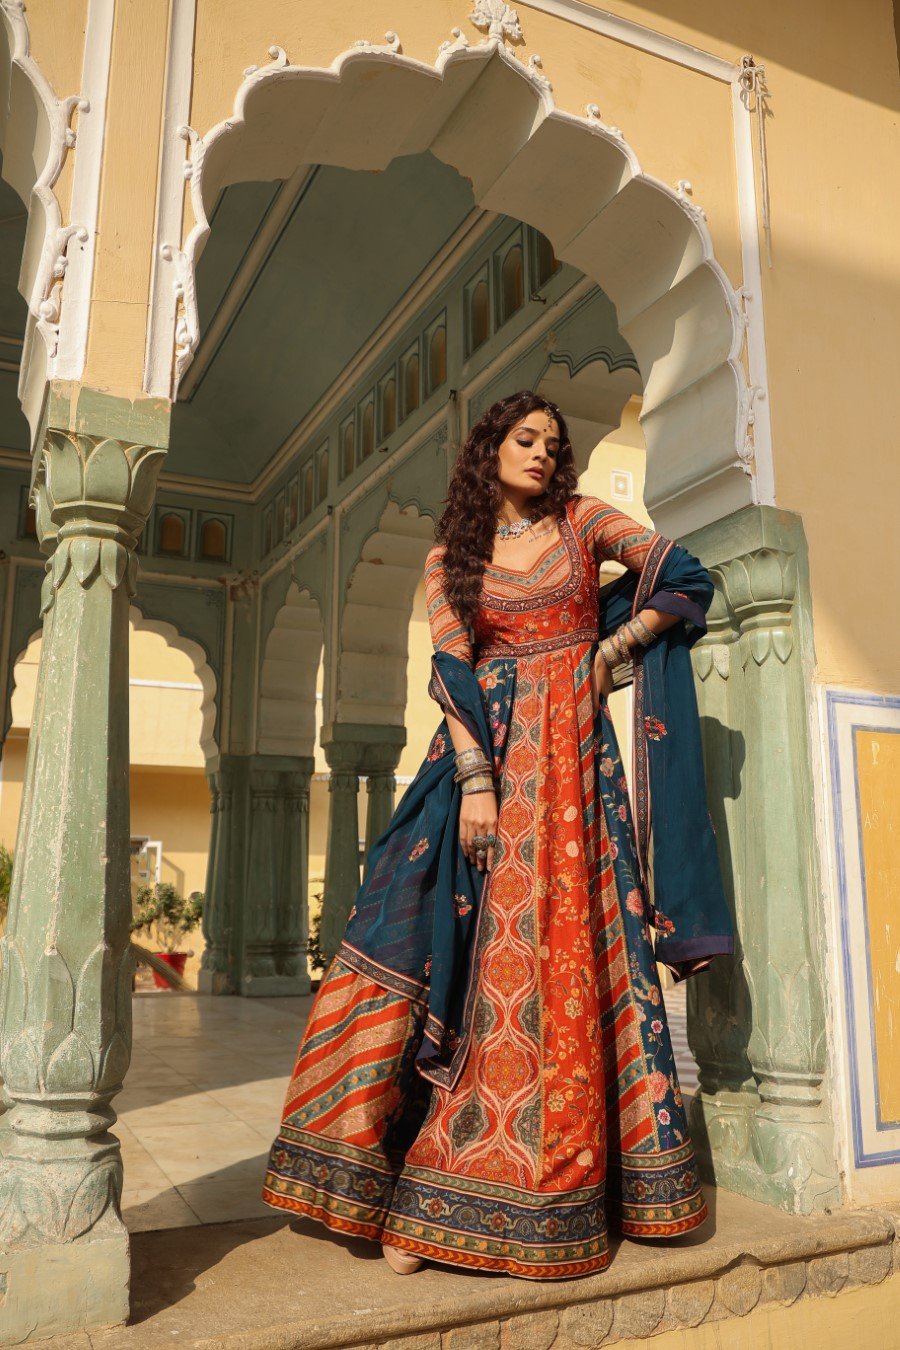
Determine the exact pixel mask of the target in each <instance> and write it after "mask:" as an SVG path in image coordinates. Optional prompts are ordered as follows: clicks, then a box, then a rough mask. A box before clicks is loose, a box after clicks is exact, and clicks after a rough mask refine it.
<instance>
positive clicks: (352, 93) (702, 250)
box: [148, 33, 760, 534]
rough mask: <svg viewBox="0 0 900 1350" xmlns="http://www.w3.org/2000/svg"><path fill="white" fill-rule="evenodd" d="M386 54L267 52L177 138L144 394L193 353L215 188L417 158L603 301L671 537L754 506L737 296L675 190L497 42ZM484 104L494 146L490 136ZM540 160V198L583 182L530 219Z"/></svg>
mask: <svg viewBox="0 0 900 1350" xmlns="http://www.w3.org/2000/svg"><path fill="white" fill-rule="evenodd" d="M398 45H399V44H398V43H397V42H388V43H387V44H385V45H383V46H382V45H375V44H362V45H357V46H355V47H353V48H351V49H349V50H348V51H345V52H343V53H341V54H340V55H339V56H338V57H336V58H335V60H334V61H333V62H332V64H331V66H329V67H327V68H322V67H311V66H299V65H292V64H291V63H290V61H289V59H288V56H287V54H286V53H285V52H284V51H283V50H282V49H281V48H277V47H273V48H271V49H270V54H271V56H272V60H271V62H270V63H269V64H268V65H266V66H263V67H261V68H256V69H254V68H251V69H250V70H249V71H248V72H247V73H246V74H245V78H244V80H243V82H242V83H241V85H240V87H239V88H238V91H237V95H236V98H235V103H234V111H233V114H232V116H230V117H229V118H227V119H226V120H224V121H223V122H220V123H219V124H217V125H216V126H215V127H213V128H212V129H211V130H210V131H209V132H208V133H207V134H206V135H205V136H203V137H201V136H200V135H198V134H197V132H196V131H194V130H192V129H189V128H182V129H181V134H182V136H183V138H184V139H185V141H186V142H188V143H189V146H190V157H189V160H188V162H187V163H186V165H185V174H186V176H187V177H188V179H189V181H190V189H191V201H192V208H193V214H194V220H195V223H194V225H193V227H192V229H191V230H190V232H189V233H188V235H187V238H186V239H185V241H184V245H183V247H181V248H179V247H178V246H177V244H176V243H175V242H174V241H170V240H163V241H161V255H160V256H161V262H160V264H159V266H158V268H157V274H156V280H157V294H156V296H155V297H154V305H157V304H159V303H162V300H161V294H162V292H161V290H160V288H161V287H164V286H168V287H169V295H170V296H171V294H176V295H177V297H178V306H179V308H178V316H177V320H176V324H175V332H174V335H173V333H172V329H171V326H169V328H168V330H167V334H166V335H167V339H168V345H167V348H166V352H165V360H158V361H153V360H148V372H149V371H150V370H162V369H165V370H167V371H168V370H170V369H171V359H172V340H173V336H174V340H175V362H174V375H173V377H172V379H171V380H169V379H168V378H167V380H166V382H165V386H164V387H163V385H162V384H160V385H158V386H154V387H152V388H150V389H149V391H148V392H150V393H153V394H162V395H164V396H169V395H172V396H174V395H175V394H176V393H177V384H178V380H179V379H180V376H181V374H182V373H183V372H184V371H185V370H186V369H187V367H188V365H189V364H190V361H191V359H192V357H193V353H194V351H195V350H196V347H197V343H198V340H199V321H198V315H197V307H196V294H195V289H194V277H195V269H196V265H197V262H198V259H199V256H200V253H201V251H202V248H203V244H204V242H205V240H206V238H207V236H208V234H209V229H210V225H209V219H208V212H209V210H210V209H211V205H212V203H213V202H214V201H215V199H216V197H217V196H218V193H219V191H220V190H221V189H222V188H223V187H224V186H226V185H227V184H228V183H231V182H237V181H240V180H242V179H244V178H249V177H251V176H252V177H255V178H261V177H286V176H289V175H290V173H291V172H292V170H293V169H295V168H296V166H297V165H298V164H300V163H302V162H324V163H335V164H341V165H342V166H343V167H347V168H367V169H373V168H379V167H384V165H385V164H387V163H389V162H390V160H391V159H392V158H394V157H395V156H396V155H397V154H409V153H416V152H419V151H422V150H424V149H430V150H432V152H433V153H435V154H436V155H437V157H438V158H441V159H443V160H444V161H445V162H446V163H449V164H451V165H453V166H454V167H456V168H458V169H459V170H460V171H461V172H463V173H464V174H465V176H466V177H468V178H470V179H471V180H472V183H473V188H474V191H475V197H476V200H477V201H478V203H479V205H481V206H483V207H486V208H487V209H489V210H496V211H502V212H504V213H506V214H509V215H512V216H517V217H518V218H521V219H524V220H527V221H528V222H529V223H531V224H533V225H535V226H536V227H537V228H538V229H541V230H543V232H544V233H545V234H547V235H548V237H549V238H550V239H551V240H552V242H553V243H554V246H555V248H556V252H557V254H558V256H560V257H562V258H563V259H565V260H567V261H570V262H572V263H573V264H574V265H576V266H579V267H581V269H582V270H583V271H585V272H586V274H587V275H589V276H591V277H592V278H593V279H594V280H596V281H598V282H599V284H600V285H601V286H602V287H603V289H604V290H605V291H606V292H607V293H608V294H609V295H610V298H611V299H612V300H613V302H614V303H615V304H616V307H617V310H618V313H619V319H620V327H621V329H622V332H623V333H624V335H625V337H626V338H627V340H628V341H629V343H630V345H631V346H632V348H633V349H634V351H635V353H636V355H637V358H638V362H639V364H640V366H641V370H642V374H643V376H644V381H645V399H644V414H643V420H644V428H645V434H646V437H647V444H648V484H647V500H648V506H649V508H650V509H651V511H653V513H654V516H655V518H656V519H657V523H658V524H659V526H660V528H662V529H664V530H666V532H667V533H672V534H674V533H682V532H685V531H686V530H689V529H692V528H696V527H698V526H700V525H702V524H705V523H707V522H708V521H709V520H712V519H716V518H718V517H719V516H722V515H726V514H728V513H730V512H731V511H733V510H736V509H738V508H739V507H740V506H743V505H746V504H749V503H750V502H751V501H753V500H757V499H760V493H759V488H758V484H757V474H758V465H759V455H758V453H756V454H755V453H754V452H755V451H756V449H757V447H755V446H754V444H753V434H755V431H756V429H757V428H754V432H753V433H751V430H750V424H751V418H752V416H753V407H752V402H753V400H752V398H751V394H750V389H749V387H748V384H747V380H746V378H745V374H744V369H743V365H742V361H741V354H742V350H743V343H744V334H745V318H744V313H743V308H742V303H741V298H740V297H739V296H738V295H737V294H736V292H735V291H734V289H733V288H732V286H731V285H730V283H729V281H728V279H727V277H726V276H725V274H724V272H723V270H722V269H721V267H720V266H719V264H718V262H717V261H716V259H715V257H714V255H713V248H712V240H711V237H710V234H709V230H708V228H707V225H706V221H705V216H704V213H703V211H702V209H701V208H699V207H698V206H697V205H695V204H694V202H693V201H692V200H691V198H690V196H689V194H688V193H687V191H686V189H685V188H684V185H683V184H680V185H679V186H678V187H670V186H668V185H666V184H664V183H662V182H661V181H659V180H658V179H656V178H654V177H652V176H651V175H648V174H645V173H643V172H642V170H641V168H640V165H639V163H638V160H637V157H636V156H635V154H634V151H633V150H632V149H631V147H630V146H629V145H628V144H627V142H626V140H625V138H624V136H623V135H622V133H621V131H619V130H618V129H617V128H614V127H610V126H607V125H606V124H604V123H603V122H602V120H601V119H600V118H599V116H598V115H597V114H596V110H594V109H593V108H592V109H590V110H589V111H588V112H587V114H586V115H585V116H576V115H574V114H570V113H566V112H563V111H562V110H560V109H559V108H557V107H556V106H555V104H554V101H553V97H552V92H551V87H550V84H549V81H548V80H547V78H546V76H545V75H544V74H543V72H542V71H541V70H540V68H539V67H538V66H536V65H535V64H529V65H525V64H523V63H522V62H521V61H520V60H518V58H517V57H516V56H515V55H514V54H513V53H511V52H510V51H508V50H506V48H505V47H504V46H503V45H502V44H501V43H500V42H499V41H497V40H487V41H484V42H480V43H477V44H475V45H470V44H469V43H468V41H467V39H466V38H464V37H463V36H462V35H461V34H459V33H456V35H455V39H454V40H452V41H450V42H448V43H445V44H443V45H442V48H441V50H440V51H439V53H438V55H437V59H436V61H435V63H434V64H433V65H429V64H428V63H426V62H423V61H419V60H415V59H413V58H410V57H406V56H404V55H402V53H401V52H400V51H399V50H397V47H398ZM492 97H493V98H494V99H495V107H494V108H493V109H491V120H490V125H491V126H492V127H493V128H494V134H493V135H492V136H491V137H485V136H484V135H483V134H482V133H481V132H479V128H483V126H484V124H485V122H484V119H485V109H486V108H487V107H489V106H490V99H491V98H492ZM375 113H377V116H376V115H374V114H375ZM291 119H293V120H291ZM168 134H169V135H171V134H173V133H172V132H171V131H170V132H169V133H168ZM561 144H563V145H564V151H561V150H560V149H559V146H560V145H561ZM536 147H537V149H536ZM539 157H543V162H544V163H547V162H549V163H551V164H552V166H553V172H554V173H557V174H558V175H561V178H560V182H559V184H558V185H557V186H556V193H555V194H554V193H548V194H545V195H546V196H547V197H548V198H550V197H553V196H554V195H555V196H556V197H557V199H559V200H563V199H564V198H565V197H566V192H567V191H569V190H570V188H571V186H573V184H572V182H571V180H572V177H573V175H575V176H576V179H577V180H578V181H579V182H580V183H581V184H583V183H584V182H585V181H587V182H589V183H590V184H591V194H592V195H591V199H590V202H589V203H587V207H588V209H587V211H585V210H584V209H582V210H581V212H580V215H579V214H578V213H577V212H576V213H575V214H574V215H570V217H569V218H567V219H566V220H561V219H560V218H559V215H558V213H557V216H556V217H555V218H550V217H552V215H553V213H552V211H551V212H550V216H548V213H547V211H546V210H543V211H542V210H541V209H536V208H535V207H534V205H533V204H532V203H531V202H530V201H529V194H527V192H526V191H525V185H526V183H527V181H528V177H529V173H531V172H533V171H534V163H535V160H536V159H537V158H539ZM573 159H577V161H578V163H577V166H576V167H575V168H572V167H571V162H572V161H573ZM567 162H568V163H569V168H568V174H569V178H568V180H567V179H566V177H565V175H566V172H567ZM581 195H582V197H584V196H585V194H584V192H583V188H582V189H581ZM565 204H566V209H567V211H568V209H569V206H570V203H569V201H568V200H566V203H565ZM598 260H599V262H598ZM601 264H602V265H601ZM166 303H168V301H167V302H166ZM160 331H161V330H160ZM673 346H674V347H677V352H676V353H675V354H674V355H673V350H672V349H673ZM757 426H758V421H757Z"/></svg>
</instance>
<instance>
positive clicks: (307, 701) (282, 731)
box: [257, 581, 323, 755]
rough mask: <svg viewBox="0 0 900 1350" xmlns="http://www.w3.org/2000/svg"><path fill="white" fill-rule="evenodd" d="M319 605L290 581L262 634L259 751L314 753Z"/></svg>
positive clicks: (320, 636) (320, 639)
mask: <svg viewBox="0 0 900 1350" xmlns="http://www.w3.org/2000/svg"><path fill="white" fill-rule="evenodd" d="M322 646H323V630H322V616H321V612H320V610H319V606H318V604H317V602H316V601H315V599H313V597H312V595H311V593H310V591H309V590H307V589H306V587H303V588H301V587H300V586H298V585H297V583H296V581H292V582H291V584H290V586H289V587H288V589H287V594H286V595H285V598H284V604H283V605H282V606H281V608H280V609H279V610H278V613H277V614H276V615H275V620H274V622H273V624H272V627H271V629H270V630H269V635H268V637H267V638H266V646H265V654H264V657H263V663H262V668H261V670H260V677H259V715H258V723H257V750H258V752H259V753H260V754H261V755H312V754H314V753H315V745H316V729H317V727H316V682H317V678H318V673H319V664H320V662H321V659H322Z"/></svg>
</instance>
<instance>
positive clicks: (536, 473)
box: [525, 469, 544, 479]
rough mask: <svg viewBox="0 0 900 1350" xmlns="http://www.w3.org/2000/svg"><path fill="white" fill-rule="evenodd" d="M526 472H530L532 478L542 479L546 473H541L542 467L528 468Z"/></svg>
mask: <svg viewBox="0 0 900 1350" xmlns="http://www.w3.org/2000/svg"><path fill="white" fill-rule="evenodd" d="M525 472H526V473H527V474H530V475H531V477H532V478H541V479H542V478H543V477H544V475H543V474H542V473H541V471H540V469H526V470H525Z"/></svg>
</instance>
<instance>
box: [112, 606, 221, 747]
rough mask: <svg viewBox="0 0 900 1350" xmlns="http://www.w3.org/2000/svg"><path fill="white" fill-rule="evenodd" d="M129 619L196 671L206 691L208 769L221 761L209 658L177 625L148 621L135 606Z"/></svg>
mask: <svg viewBox="0 0 900 1350" xmlns="http://www.w3.org/2000/svg"><path fill="white" fill-rule="evenodd" d="M128 618H129V621H130V623H131V625H132V627H133V628H134V629H135V631H137V632H144V633H156V634H157V636H158V637H161V638H163V639H164V640H165V641H166V642H167V643H168V645H169V646H170V647H174V648H175V650H176V651H179V652H184V654H185V656H187V657H188V658H189V659H190V661H191V664H192V665H193V667H194V672H195V674H196V676H197V679H198V680H199V681H200V684H201V686H202V688H203V701H202V703H201V705H200V718H201V721H200V749H201V750H202V751H203V755H204V758H205V759H206V763H207V765H209V764H210V763H211V762H212V761H213V760H215V759H216V758H217V757H218V754H219V747H218V745H217V744H216V738H215V732H216V690H217V683H216V674H215V671H214V670H213V668H212V666H211V665H210V664H209V661H208V660H207V655H206V652H205V650H204V649H203V647H201V645H200V643H199V642H195V641H194V639H193V638H189V637H185V636H184V635H183V634H182V633H180V632H179V631H178V629H177V628H176V627H175V625H174V624H171V623H166V621H165V620H164V619H151V618H147V617H145V616H144V615H143V614H142V613H141V611H140V609H139V608H138V607H137V605H134V604H133V605H132V606H131V608H130V609H129V611H128Z"/></svg>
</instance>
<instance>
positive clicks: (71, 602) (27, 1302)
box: [0, 390, 167, 1340]
mask: <svg viewBox="0 0 900 1350" xmlns="http://www.w3.org/2000/svg"><path fill="white" fill-rule="evenodd" d="M90 393H91V391H84V390H83V391H81V399H80V406H79V407H78V409H77V413H78V416H77V418H76V416H75V412H76V409H75V408H72V409H71V415H70V416H67V417H66V419H65V420H64V421H63V424H62V425H61V426H58V425H55V424H54V421H53V417H54V413H55V414H56V415H59V414H61V413H65V414H69V407H68V404H67V403H66V402H65V401H64V400H58V401H57V402H54V399H53V395H52V392H51V400H50V404H49V407H50V413H49V414H48V423H49V426H48V429H47V430H46V431H45V433H44V436H43V438H42V441H41V444H40V449H39V451H38V452H37V457H36V463H35V476H34V487H33V492H34V500H35V506H36V511H37V522H38V535H39V538H40V541H41V547H42V549H43V551H44V552H45V553H46V554H48V555H49V559H50V560H49V562H48V565H47V576H46V579H45V582H44V590H43V597H42V608H43V615H44V632H43V644H42V650H41V661H40V670H39V675H38V686H37V693H36V697H35V705H34V718H33V722H32V730H31V737H30V743H29V750H28V762H27V768H26V777H25V786H24V791H23V798H22V808H21V816H20V822H19V833H18V839H17V842H16V850H15V868H14V875H13V884H12V894H11V898H10V908H9V919H8V927H7V932H6V935H5V937H4V938H3V942H2V953H3V957H2V959H3V969H2V991H0V1073H2V1076H3V1079H4V1081H5V1092H6V1100H7V1103H8V1106H9V1111H8V1115H7V1118H6V1119H7V1122H8V1126H9V1133H8V1138H7V1143H6V1148H5V1158H4V1163H3V1169H2V1175H0V1273H2V1275H3V1276H5V1281H4V1284H5V1301H4V1305H3V1314H2V1315H3V1317H4V1318H5V1321H4V1334H5V1335H7V1336H10V1337H11V1339H13V1340H17V1339H24V1338H25V1336H26V1335H27V1336H32V1337H34V1336H38V1337H40V1336H44V1337H46V1336H49V1335H52V1334H54V1333H55V1332H63V1331H68V1330H72V1329H76V1328H81V1327H86V1326H92V1325H93V1326H102V1325H108V1324H112V1323H115V1322H119V1321H122V1320H124V1319H125V1317H126V1316H127V1314H128V1278H129V1268H128V1239H127V1234H126V1231H125V1228H124V1226H123V1223H122V1219H121V1216H120V1212H119V1201H120V1195H121V1189H122V1160H121V1154H120V1149H119V1141H118V1140H117V1139H116V1137H115V1136H114V1135H113V1134H112V1133H111V1126H112V1125H113V1123H114V1121H115V1111H114V1110H113V1106H112V1101H113V1098H114V1096H115V1094H116V1093H117V1092H118V1091H119V1089H120V1088H121V1086H122V1080H123V1078H124V1075H125V1071H126V1069H127V1068H128V1063H129V1059H130V1053H131V978H132V969H133V964H132V957H131V951H130V932H129V924H130V919H131V889H130V871H129V834H130V823H129V795H128V787H129V772H128V765H129V751H128V609H129V601H130V598H131V596H132V595H133V594H134V588H135V579H136V573H137V561H136V557H135V552H134V550H135V544H136V541H137V537H138V535H139V533H140V531H141V529H142V528H143V525H144V523H145V521H146V518H147V515H148V512H149V510H150V507H151V504H152V502H153V496H154V490H155V483H156V477H157V474H158V471H159V468H160V465H161V463H162V460H163V458H164V454H165V451H164V448H163V446H162V445H152V444H147V443H145V442H143V441H142V442H139V443H136V442H135V439H134V433H135V431H141V432H144V433H146V431H147V430H148V429H150V428H151V427H152V426H153V425H155V426H156V427H157V428H158V427H159V426H160V424H163V425H164V426H165V425H167V421H166V423H163V419H162V417H161V416H160V413H161V412H163V411H165V410H164V409H162V408H161V407H160V405H159V404H158V403H154V404H152V405H151V408H150V411H149V412H148V411H146V410H145V409H142V408H141V406H140V405H132V404H130V403H129V404H127V405H125V407H124V408H123V407H122V406H121V405H119V404H118V403H117V401H116V400H112V399H105V400H104V399H103V397H102V396H97V395H94V400H95V404H96V406H97V407H99V408H100V410H101V411H103V412H105V413H106V421H105V422H104V423H103V425H104V426H107V425H108V424H110V423H113V424H114V423H116V422H118V424H119V425H120V426H121V427H122V430H123V433H124V434H122V435H121V436H120V435H109V434H107V435H101V434H88V433H87V432H86V431H84V430H82V428H83V427H84V426H85V425H87V426H96V423H94V422H92V421H90V420H89V418H88V415H87V410H86V408H85V404H86V403H87V396H88V395H89V394H90ZM91 406H92V407H93V406H94V404H92V405H91ZM154 412H155V418H154V417H153V415H152V414H153V413H154ZM166 418H167V413H166ZM70 426H77V427H78V428H79V429H78V431H75V430H71V429H70ZM129 432H130V433H131V434H130V436H129V435H128V434H127V433H129Z"/></svg>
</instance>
